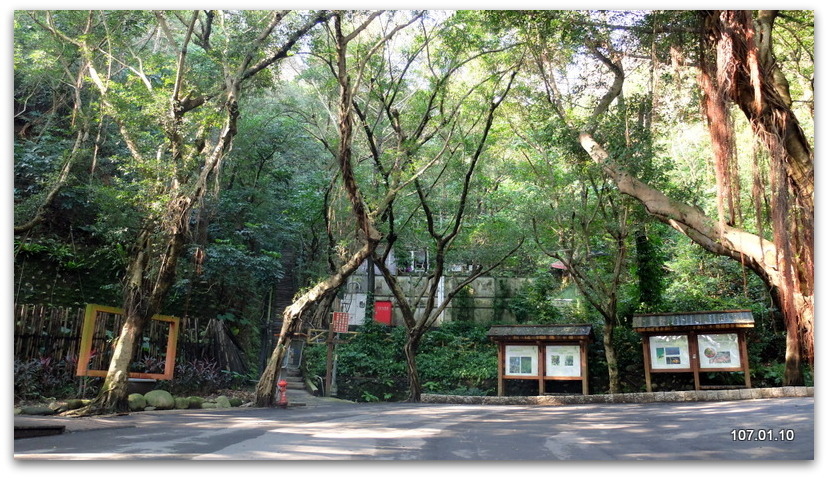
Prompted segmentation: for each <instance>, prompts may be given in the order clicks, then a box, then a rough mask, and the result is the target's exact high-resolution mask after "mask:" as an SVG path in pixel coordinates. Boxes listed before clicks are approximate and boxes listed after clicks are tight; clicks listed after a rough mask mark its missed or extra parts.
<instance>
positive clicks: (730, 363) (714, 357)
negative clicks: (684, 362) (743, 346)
mask: <svg viewBox="0 0 828 478" xmlns="http://www.w3.org/2000/svg"><path fill="white" fill-rule="evenodd" d="M699 365H700V367H701V368H703V369H706V368H714V369H715V368H737V367H739V368H741V366H742V361H741V357H740V356H739V336H738V335H737V334H705V335H699Z"/></svg>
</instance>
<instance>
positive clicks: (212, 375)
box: [163, 359, 245, 395]
mask: <svg viewBox="0 0 828 478" xmlns="http://www.w3.org/2000/svg"><path fill="white" fill-rule="evenodd" d="M244 382H245V377H242V376H239V375H238V374H234V373H232V372H228V371H226V370H222V369H221V367H219V365H218V364H217V363H216V362H214V361H211V360H203V359H193V360H187V361H182V362H178V363H176V365H175V374H174V375H173V379H172V380H169V381H164V384H163V388H164V389H165V390H168V391H169V392H170V393H172V394H173V395H199V394H210V393H213V392H215V391H216V390H222V389H227V388H234V387H239V386H241V385H243V384H244Z"/></svg>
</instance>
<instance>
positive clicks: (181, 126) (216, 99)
mask: <svg viewBox="0 0 828 478" xmlns="http://www.w3.org/2000/svg"><path fill="white" fill-rule="evenodd" d="M31 15H32V17H33V18H34V19H35V21H36V22H37V23H38V24H39V25H41V26H42V27H43V28H44V29H46V30H47V31H49V32H50V33H51V34H52V35H53V36H54V37H55V38H56V39H58V40H59V41H61V42H62V43H64V44H65V45H67V46H68V47H71V48H75V49H76V50H77V52H78V53H79V55H80V56H81V57H82V58H83V60H84V62H85V72H86V74H85V77H86V78H87V79H88V81H89V83H90V84H91V85H92V87H93V89H94V92H95V94H96V97H97V99H98V101H99V104H100V108H101V110H102V112H103V114H104V115H105V116H106V117H107V118H109V119H110V120H111V121H112V122H113V123H114V125H115V126H116V129H117V131H118V133H119V138H118V139H119V140H120V141H121V142H122V144H123V145H124V146H125V148H126V149H127V150H128V152H129V162H130V163H129V165H130V166H133V167H135V173H136V175H135V176H136V177H138V178H140V180H141V181H144V182H143V183H139V185H148V186H149V187H148V189H146V190H144V191H143V194H148V195H149V197H150V198H152V200H150V201H146V199H147V197H146V196H145V197H142V198H141V200H142V202H143V203H142V204H141V207H142V214H143V216H142V217H141V219H140V226H139V229H138V230H137V231H136V237H135V241H134V243H133V246H132V247H131V249H130V252H129V259H128V265H127V267H126V272H125V280H124V286H123V297H124V304H123V309H124V316H125V322H124V326H123V329H122V330H121V332H120V334H119V337H118V340H117V342H116V345H115V349H114V352H113V357H112V360H111V362H110V365H109V369H108V372H107V376H106V378H105V380H104V384H103V387H102V390H101V393H100V395H99V396H98V397H97V398H96V399H95V400H94V401H93V402H92V403H91V404H90V405H89V406H88V407H85V408H84V409H82V410H81V411H79V412H78V413H79V414H87V413H103V412H109V411H112V410H118V409H125V408H126V395H127V378H128V370H129V366H130V363H131V361H132V357H133V356H134V354H135V351H136V349H137V347H138V346H139V345H140V337H141V334H142V332H143V329H144V327H145V326H146V325H147V323H148V322H149V321H150V320H151V318H152V317H153V316H154V315H155V314H156V313H158V312H159V311H160V309H161V306H162V302H163V300H164V298H165V297H166V295H167V293H168V291H169V289H170V287H171V285H172V284H173V279H174V277H175V274H176V266H177V264H178V261H179V258H180V257H181V255H182V253H183V251H184V246H185V244H186V242H187V240H188V237H189V231H190V218H191V215H192V213H193V212H194V211H195V210H197V209H198V208H199V207H201V204H202V202H203V200H204V198H205V195H206V194H207V192H208V189H209V184H210V183H209V181H210V180H211V179H213V178H215V177H216V176H217V175H218V174H219V171H220V167H221V165H222V163H223V161H224V159H225V157H226V155H227V153H228V152H229V151H230V148H231V147H232V143H233V139H234V137H235V136H236V134H237V132H238V129H237V125H238V117H239V99H240V97H241V96H242V93H243V90H242V86H243V85H244V84H246V83H248V82H249V81H250V79H251V78H253V77H254V76H255V75H256V74H257V73H259V72H261V71H263V70H264V69H266V68H268V67H269V66H271V65H272V64H274V63H276V62H277V61H279V60H281V59H283V58H285V57H287V55H288V52H289V51H290V49H291V48H292V47H293V45H294V44H296V42H298V41H299V39H300V38H301V37H302V36H303V35H304V34H305V33H306V32H307V31H309V30H310V29H311V28H312V27H313V26H314V25H315V24H317V23H318V22H319V21H320V20H321V19H322V18H323V17H324V15H323V14H320V13H312V14H308V15H301V14H293V13H291V12H288V11H280V12H267V13H260V12H249V13H247V14H235V13H233V14H229V13H224V12H200V11H195V12H191V13H190V14H189V16H188V17H184V16H181V15H179V14H177V13H176V14H173V13H169V14H167V13H162V12H155V13H153V14H150V13H147V12H120V13H113V12H89V13H88V14H87V15H86V18H85V19H83V21H81V22H74V23H73V21H74V20H75V18H67V17H66V16H64V15H63V14H56V13H53V12H48V11H47V12H37V13H31ZM242 17H244V18H242ZM294 18H295V20H294ZM67 20H68V21H67ZM214 22H218V24H216V23H214ZM236 22H246V23H248V24H249V25H251V26H255V28H256V29H257V30H258V32H257V33H256V34H255V36H251V33H252V32H250V31H248V30H243V31H242V32H243V33H241V36H237V35H236V34H235V33H236V31H234V28H233V24H234V23H236ZM123 25H138V26H139V28H135V30H133V31H132V33H133V35H124V34H123V33H124V32H122V31H121V29H122V28H123ZM141 28H146V30H142V29H141ZM281 28H284V29H285V30H284V31H280V29H281ZM115 31H118V32H119V33H121V34H119V35H114V34H113V32H115ZM277 32H278V35H277ZM147 33H149V37H150V38H151V39H155V40H156V45H157V46H158V49H157V50H155V49H149V48H144V47H145V45H146V43H145V42H146V37H145V35H147ZM157 35H160V36H157ZM245 36H249V37H248V38H244V37H245ZM217 37H220V38H217ZM274 37H278V39H277V40H275V41H274ZM215 43H221V44H222V45H221V47H214V46H213V45H214V44H215ZM162 45H163V46H162ZM194 46H197V47H198V48H199V49H200V54H193V52H192V51H190V48H193V47H194ZM201 62H205V63H201ZM211 62H215V63H212V64H211V65H210V67H212V68H215V69H217V70H218V71H222V73H223V75H222V77H221V78H220V79H218V81H215V80H216V76H215V75H212V79H213V81H210V78H211V75H203V76H199V73H207V71H206V70H204V69H201V68H199V67H207V64H209V63H211ZM142 173H144V174H146V175H145V176H143V175H142Z"/></svg>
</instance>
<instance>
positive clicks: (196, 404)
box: [187, 396, 204, 409]
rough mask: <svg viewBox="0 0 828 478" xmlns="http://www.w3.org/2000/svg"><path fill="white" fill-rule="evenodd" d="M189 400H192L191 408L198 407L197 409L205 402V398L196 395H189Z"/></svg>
mask: <svg viewBox="0 0 828 478" xmlns="http://www.w3.org/2000/svg"><path fill="white" fill-rule="evenodd" d="M187 400H189V401H190V408H196V409H198V408H201V404H202V403H204V399H203V398H201V397H196V396H192V397H187Z"/></svg>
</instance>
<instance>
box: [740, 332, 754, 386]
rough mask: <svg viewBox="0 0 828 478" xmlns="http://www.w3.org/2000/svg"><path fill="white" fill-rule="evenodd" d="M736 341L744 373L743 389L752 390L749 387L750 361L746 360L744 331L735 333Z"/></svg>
mask: <svg viewBox="0 0 828 478" xmlns="http://www.w3.org/2000/svg"><path fill="white" fill-rule="evenodd" d="M736 339H737V340H738V341H739V353H740V354H741V355H742V370H744V373H745V388H752V387H751V386H750V361H749V360H748V351H747V340H745V331H744V330H739V331H737V332H736Z"/></svg>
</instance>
